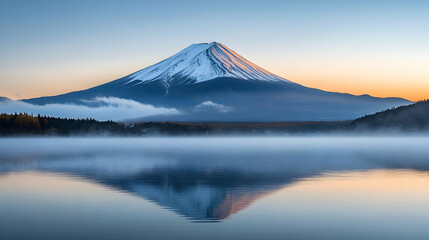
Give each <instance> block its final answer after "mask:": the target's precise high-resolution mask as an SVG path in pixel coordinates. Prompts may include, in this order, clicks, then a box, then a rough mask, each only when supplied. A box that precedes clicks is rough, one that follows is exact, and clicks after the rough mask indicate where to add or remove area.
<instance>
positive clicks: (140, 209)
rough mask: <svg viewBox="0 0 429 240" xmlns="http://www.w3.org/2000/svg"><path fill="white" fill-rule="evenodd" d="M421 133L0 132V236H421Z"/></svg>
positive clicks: (425, 163)
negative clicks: (175, 134)
mask: <svg viewBox="0 0 429 240" xmlns="http://www.w3.org/2000/svg"><path fill="white" fill-rule="evenodd" d="M428 226H429V137H388V138H387V137H206V138H161V137H159V138H3V139H0V239H2V240H8V239H389V240H391V239H429V227H428Z"/></svg>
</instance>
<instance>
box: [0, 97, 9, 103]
mask: <svg viewBox="0 0 429 240" xmlns="http://www.w3.org/2000/svg"><path fill="white" fill-rule="evenodd" d="M10 101H12V99H10V98H7V97H0V103H2V102H10Z"/></svg>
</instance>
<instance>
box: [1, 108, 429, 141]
mask: <svg viewBox="0 0 429 240" xmlns="http://www.w3.org/2000/svg"><path fill="white" fill-rule="evenodd" d="M365 129H367V130H378V129H380V130H385V129H388V130H403V131H419V130H425V129H429V100H424V101H419V102H417V103H414V104H411V105H407V106H401V107H397V108H392V109H388V110H385V111H382V112H378V113H375V114H372V115H365V116H364V117H361V118H358V119H355V120H353V121H319V122H261V123H258V122H255V123H182V122H138V123H132V124H125V123H120V122H113V121H97V120H95V119H90V118H87V119H70V118H55V117H47V116H40V115H37V116H33V115H30V114H27V113H19V114H18V113H15V114H5V113H3V114H0V134H2V135H15V134H40V135H46V134H48V135H49V134H51V135H75V134H106V133H107V134H112V135H150V134H164V135H202V134H270V133H274V134H275V133H318V132H320V133H324V132H325V133H326V132H340V131H341V132H342V131H355V130H359V131H361V130H365Z"/></svg>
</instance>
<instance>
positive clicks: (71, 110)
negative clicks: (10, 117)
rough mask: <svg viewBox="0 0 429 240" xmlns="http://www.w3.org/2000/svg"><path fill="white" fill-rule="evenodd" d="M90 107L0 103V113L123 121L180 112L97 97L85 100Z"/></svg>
mask: <svg viewBox="0 0 429 240" xmlns="http://www.w3.org/2000/svg"><path fill="white" fill-rule="evenodd" d="M84 102H87V103H89V105H91V106H85V105H76V104H71V103H67V104H57V103H55V104H46V105H34V104H30V103H26V102H22V101H13V100H8V101H0V112H2V113H9V114H13V113H15V112H17V113H19V112H22V113H33V114H40V115H46V116H53V117H62V118H94V119H97V120H101V121H105V120H113V121H118V120H124V119H131V118H140V117H147V116H154V115H175V114H180V112H179V111H178V110H177V109H175V108H163V107H154V106H152V105H149V104H143V103H139V102H136V101H134V100H130V99H123V98H116V97H99V98H95V99H92V100H86V101H84Z"/></svg>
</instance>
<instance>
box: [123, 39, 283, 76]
mask: <svg viewBox="0 0 429 240" xmlns="http://www.w3.org/2000/svg"><path fill="white" fill-rule="evenodd" d="M176 77H177V78H181V79H187V80H190V82H194V83H197V82H204V81H208V80H211V79H214V78H219V77H233V78H239V79H244V80H262V81H287V82H290V81H288V80H286V79H284V78H281V77H279V76H277V75H275V74H273V73H270V72H268V71H267V70H265V69H263V68H261V67H259V66H257V65H256V64H254V63H252V62H250V61H248V60H247V59H245V58H244V57H242V56H240V55H238V54H237V53H236V52H234V51H232V50H231V49H229V48H228V47H226V46H225V45H223V44H220V43H217V42H211V43H200V44H192V45H191V46H189V47H187V48H185V49H183V50H182V51H180V52H179V53H177V54H175V55H173V56H171V57H169V58H167V59H165V60H164V61H161V62H159V63H157V64H155V65H152V66H149V67H147V68H145V69H142V70H140V71H138V72H135V73H133V74H131V75H129V76H128V79H129V81H128V82H127V84H128V83H131V82H135V81H138V82H146V81H155V80H163V81H164V82H165V83H167V84H168V82H169V80H171V79H173V78H176Z"/></svg>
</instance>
